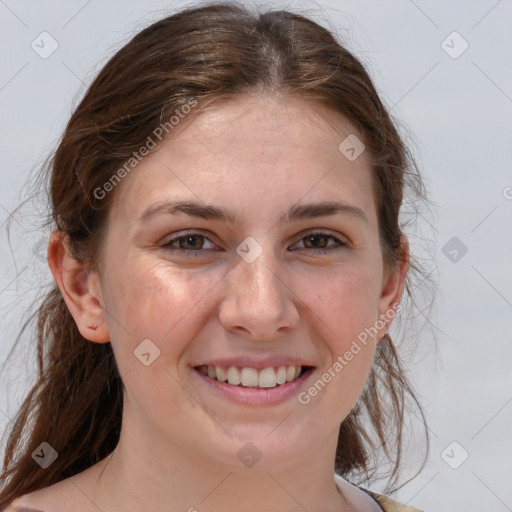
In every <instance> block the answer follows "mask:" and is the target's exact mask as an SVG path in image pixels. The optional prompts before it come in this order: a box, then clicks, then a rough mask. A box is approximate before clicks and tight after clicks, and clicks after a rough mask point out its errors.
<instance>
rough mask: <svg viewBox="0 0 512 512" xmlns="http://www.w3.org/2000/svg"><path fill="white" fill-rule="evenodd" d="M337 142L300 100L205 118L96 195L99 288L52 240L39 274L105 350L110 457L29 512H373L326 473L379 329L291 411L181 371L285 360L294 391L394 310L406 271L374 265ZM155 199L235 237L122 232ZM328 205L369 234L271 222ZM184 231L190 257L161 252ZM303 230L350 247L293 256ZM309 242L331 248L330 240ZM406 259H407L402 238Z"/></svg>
mask: <svg viewBox="0 0 512 512" xmlns="http://www.w3.org/2000/svg"><path fill="white" fill-rule="evenodd" d="M349 134H358V132H357V131H356V130H355V129H354V128H353V127H352V126H351V125H350V124H349V123H348V122H347V121H346V120H345V119H344V118H343V117H341V116H340V115H339V114H336V113H334V112H332V111H330V110H328V109H327V108H325V107H323V106H321V105H319V104H315V103H312V102H308V101H305V100H299V99H297V98H293V99H291V98H273V97H268V96H245V97H243V98H238V99H236V100H230V101H223V102H221V103H216V104H213V105H212V106H211V107H210V108H208V109H206V110H204V111H203V112H201V113H200V114H199V115H198V116H195V117H194V118H193V119H192V121H190V120H189V121H187V120H185V121H183V122H182V123H181V124H180V125H179V126H177V127H176V129H175V130H174V131H173V132H172V133H171V135H172V138H169V139H168V140H166V141H165V142H164V143H162V144H161V146H160V147H159V149H158V150H157V151H154V152H153V153H151V154H150V155H149V156H147V157H146V158H144V160H143V161H142V162H141V163H140V164H139V165H138V166H137V167H136V168H135V169H134V170H133V171H132V172H131V174H130V175H129V176H127V177H126V178H125V179H124V180H123V182H122V183H121V184H120V185H118V186H117V188H116V190H115V191H114V192H111V193H114V194H115V196H114V203H113V207H112V209H111V211H110V212H109V217H108V232H107V238H106V241H105V246H104V252H103V257H102V264H101V267H100V270H99V271H98V272H96V271H92V270H87V268H85V267H83V266H82V265H81V264H80V263H79V262H77V261H75V260H74V259H73V258H72V256H71V255H70V254H69V251H68V249H67V244H66V239H65V238H64V239H62V238H61V237H59V236H57V235H55V234H54V236H53V237H52V239H51V242H50V245H49V251H48V256H49V264H50V268H51V270H52V273H53V275H54V277H55V279H56V281H57V283H58V284H59V287H60V289H61V291H62V293H63V295H64V298H65V300H66V304H67V306H68V308H69V310H70V312H71V313H72V315H73V317H74V319H75V321H76V323H77V325H78V327H79V329H80V331H81V333H82V334H83V336H85V337H86V338H87V339H89V340H90V341H91V342H94V343H105V342H109V341H110V342H111V343H112V347H113V349H114V353H115V356H116V360H117V363H118V367H119V370H120V374H121V376H122V378H123V382H124V386H125V395H124V416H123V426H122V433H121V439H120V442H119V445H118V446H117V448H116V449H115V450H114V453H113V456H111V457H108V458H107V459H105V460H103V461H101V462H99V463H98V464H96V465H95V466H93V467H91V468H89V469H88V470H86V471H84V472H83V473H80V474H79V475H76V476H74V477H72V478H69V479H67V480H64V481H62V482H59V483H58V484H55V485H53V486H51V487H48V488H46V489H43V490H41V491H38V492H37V493H33V494H32V495H29V496H32V501H26V504H32V506H34V505H36V504H37V505H38V506H39V508H43V507H44V506H48V504H50V503H52V504H53V507H54V508H52V509H51V510H54V509H55V511H56V512H57V511H58V510H63V511H64V510H66V506H68V505H70V504H73V506H74V507H75V508H74V510H89V509H90V510H97V508H95V506H96V507H99V508H100V509H101V510H103V511H114V510H124V511H127V512H130V511H139V510H152V511H154V512H160V511H162V512H163V511H164V510H165V511H168V510H169V507H170V505H171V504H172V510H183V511H187V510H189V509H191V507H194V508H195V509H196V510H200V511H219V510H222V511H225V512H231V511H235V510H237V511H239V510H240V509H243V510H244V511H248V512H256V511H258V512H259V511H261V510H279V511H282V512H291V511H299V510H304V509H306V510H318V511H335V510H336V511H349V510H368V511H370V510H379V508H378V507H377V506H376V504H375V503H374V502H373V501H372V500H371V499H369V498H368V497H367V496H366V494H365V493H363V492H362V491H360V490H358V489H357V488H355V487H354V486H352V485H350V484H349V483H348V482H346V481H343V482H342V483H340V487H339V488H338V487H337V486H336V485H335V482H334V480H333V468H334V455H335V450H336V444H337V438H338V430H339V426H340V424H341V422H342V421H343V419H344V418H345V417H346V416H347V414H348V413H349V412H350V410H351V409H352V408H353V406H354V405H355V403H356V402H357V399H358V397H359V396H360V394H361V392H362V390H363V387H364V385H365V382H366V380H367V377H368V374H369V371H370V368H371V365H372V362H373V358H374V355H375V349H376V345H377V343H378V341H379V340H380V339H381V338H382V337H383V336H384V334H385V332H386V327H383V328H382V329H379V332H378V334H377V335H376V336H375V337H373V338H369V341H368V343H367V345H366V346H362V350H361V351H360V352H359V353H358V354H357V355H356V356H354V358H353V359H352V360H351V361H350V362H349V364H347V365H346V366H345V367H344V368H343V371H341V372H339V373H338V374H337V375H336V377H335V378H334V379H332V381H331V382H330V383H328V384H327V385H326V386H325V388H324V389H323V390H322V391H321V392H320V393H318V395H317V396H316V397H314V398H312V399H311V401H310V402H309V403H308V404H306V405H304V404H301V403H300V402H299V401H298V399H297V397H296V396H294V397H292V398H291V399H289V400H287V401H286V402H284V403H281V404H276V405H266V406H257V407H256V406H254V405H241V404H238V403H234V402H231V401H229V400H227V399H225V398H224V397H221V396H218V395H216V394H215V393H213V392H212V391H209V390H208V389H206V388H205V386H203V385H199V384H198V382H197V379H195V378H192V377H193V375H192V373H193V372H194V370H192V367H191V366H193V365H197V364H200V363H201V361H204V360H206V359H211V358H215V357H227V356H233V355H254V354H257V355H262V354H269V355H272V354H285V355H290V356H296V357H300V358H303V359H305V360H307V361H310V362H311V363H312V364H313V365H314V366H315V367H316V369H315V373H314V375H312V376H311V377H310V379H309V380H308V381H307V383H306V384H305V385H304V387H303V388H301V391H303V390H307V388H308V387H309V386H311V384H312V383H313V382H314V381H316V380H317V379H318V378H319V377H320V376H321V375H322V373H324V372H325V371H327V369H329V368H330V367H332V365H333V362H334V361H335V360H336V358H337V357H338V356H340V355H343V354H344V353H345V351H346V350H348V349H349V348H350V345H351V343H352V342H353V340H355V339H356V338H357V336H358V334H360V333H361V332H362V331H364V329H365V328H368V327H370V326H373V325H374V324H375V322H376V321H377V320H378V319H379V318H382V316H381V317H379V315H383V314H385V313H386V312H389V311H390V310H393V308H396V305H397V304H398V303H399V300H400V296H401V293H402V289H403V285H404V279H405V275H406V272H407V262H405V263H402V264H401V265H400V266H398V267H397V268H396V269H394V270H393V271H388V270H387V269H385V268H384V266H383V260H382V253H381V248H380V244H379V237H378V220H377V212H376V206H375V201H374V197H373V195H372V188H371V168H370V163H369V155H368V154H367V152H364V153H363V154H362V155H361V156H360V157H359V158H357V159H356V160H355V161H353V162H351V161H349V160H348V159H347V158H345V156H344V155H343V154H341V153H340V151H339V150H338V145H339V143H340V142H341V141H342V140H343V139H344V138H345V137H346V136H347V135H349ZM358 136H359V137H360V138H362V137H361V136H360V135H358ZM164 199H165V200H167V199H182V200H184V199H188V200H194V201H199V202H201V203H206V204H209V205H216V206H223V207H226V208H228V209H230V210H233V211H234V212H236V213H237V214H239V215H242V216H243V221H242V223H241V224H240V225H230V224H228V223H225V222H222V221H219V220H211V219H199V218H194V217H190V216H188V215H185V214H183V213H181V214H179V215H170V214H162V215H157V216H154V217H152V218H150V219H149V220H147V221H143V222H137V221H136V219H137V217H138V216H139V215H140V214H141V213H142V211H143V210H144V209H145V208H146V207H147V206H148V205H150V204H152V203H153V202H155V201H157V200H164ZM333 199H336V200H342V201H346V202H347V203H349V204H351V205H354V206H357V207H358V208H360V209H361V210H363V212H364V213H365V215H366V217H367V221H368V222H367V223H365V222H363V221H361V220H358V219H357V218H356V217H354V216H350V215H347V214H336V215H329V216H323V217H318V218H311V219H302V220H296V221H292V222H285V223H282V224H278V221H279V218H280V214H281V213H282V212H283V211H285V210H287V209H288V208H289V207H291V206H292V205H294V204H296V203H299V204H306V203H317V202H320V201H326V200H333ZM185 230H187V231H186V233H191V232H193V233H195V234H199V235H201V234H202V235H204V236H205V237H206V238H205V239H200V240H199V241H197V240H196V242H195V244H196V245H194V246H193V247H192V248H199V249H200V256H198V257H193V256H187V255H178V254H176V253H174V252H172V250H170V248H164V247H163V245H164V244H165V243H167V242H169V240H171V239H172V238H174V239H176V238H177V236H183V235H184V232H185ZM309 230H314V231H315V232H322V233H327V235H332V236H333V237H335V238H336V239H338V240H340V241H343V242H346V243H347V245H346V246H342V247H341V248H340V250H337V251H334V250H333V251H331V252H329V253H326V254H321V253H319V251H318V248H316V247H320V248H321V247H322V245H316V246H315V245H306V244H307V242H308V240H305V238H304V237H306V235H307V234H308V231H309ZM248 236H251V237H253V238H254V239H255V240H257V242H258V243H259V245H260V246H261V248H262V250H263V252H262V254H261V255H260V256H259V257H258V258H257V259H256V260H254V261H253V262H252V263H247V262H246V261H244V260H243V259H242V258H241V257H240V256H239V255H238V254H237V252H236V248H237V246H238V245H239V244H240V243H241V242H242V241H243V240H244V239H245V238H246V237H248ZM185 242H186V240H185ZM317 243H318V242H317ZM322 243H325V244H327V245H328V246H329V247H336V245H337V244H336V241H335V240H333V239H330V238H329V237H328V236H327V237H324V238H322V237H321V239H320V244H322ZM201 244H202V245H201ZM174 246H175V247H177V246H178V243H177V242H175V243H174ZM182 247H185V250H187V249H186V248H187V247H190V245H189V246H186V245H185V246H183V245H182ZM215 248H217V249H218V250H213V249H215ZM403 249H404V251H405V252H406V255H408V244H407V239H406V238H405V237H404V239H403ZM189 250H190V249H189ZM390 323H391V322H390V321H389V320H388V323H387V327H389V325H390ZM91 324H96V325H98V326H99V327H98V328H97V330H95V331H93V330H91V329H89V328H88V325H91ZM148 338H149V339H150V340H152V342H153V343H155V345H157V346H158V347H159V349H160V356H159V357H158V358H157V359H155V360H154V362H153V363H151V364H150V365H149V366H144V365H143V364H141V362H140V361H139V360H138V359H137V358H136V357H135V356H134V354H133V352H134V350H135V349H136V347H137V346H138V345H139V344H140V343H141V341H142V340H144V339H148ZM248 442H251V443H253V444H254V445H255V446H256V447H257V448H258V450H259V452H261V454H262V458H261V459H260V460H259V461H258V463H257V464H255V465H254V466H253V467H252V468H247V467H245V466H244V465H243V464H242V463H241V461H240V460H239V459H238V457H237V452H238V450H239V449H240V448H241V447H243V446H244V445H245V444H246V443H248ZM34 497H35V498H34ZM52 500H53V501H52ZM56 503H58V504H59V506H60V507H62V508H55V504H56ZM93 503H94V504H95V506H93V505H92V504H93ZM77 507H79V508H77ZM48 510H50V508H49V507H48Z"/></svg>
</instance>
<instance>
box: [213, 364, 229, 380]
mask: <svg viewBox="0 0 512 512" xmlns="http://www.w3.org/2000/svg"><path fill="white" fill-rule="evenodd" d="M215 372H216V373H217V380H218V381H220V382H226V381H227V380H228V376H227V375H226V372H225V371H224V368H222V366H216V367H215Z"/></svg>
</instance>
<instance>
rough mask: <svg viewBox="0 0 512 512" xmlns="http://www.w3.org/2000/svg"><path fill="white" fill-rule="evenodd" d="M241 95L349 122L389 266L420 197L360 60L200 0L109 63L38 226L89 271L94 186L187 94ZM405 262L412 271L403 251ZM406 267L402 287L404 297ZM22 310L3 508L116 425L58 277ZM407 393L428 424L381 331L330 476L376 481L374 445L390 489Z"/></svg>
mask: <svg viewBox="0 0 512 512" xmlns="http://www.w3.org/2000/svg"><path fill="white" fill-rule="evenodd" d="M250 92H258V93H259V92H263V93H271V94H284V95H289V96H296V97H301V98H307V99H311V100H314V101H317V102H321V103H322V104H324V105H327V106H329V107H330V108H332V109H334V110H335V111H337V112H339V113H340V114H342V115H344V116H345V117H346V118H347V119H348V120H349V121H350V122H351V123H352V125H353V126H354V127H356V128H357V129H358V130H359V131H360V133H361V134H362V136H363V140H364V144H365V145H366V148H367V150H368V151H369V152H370V154H371V156H372V158H373V184H374V195H375V201H376V206H377V212H378V219H379V234H380V240H381V246H382V250H383V259H384V263H385V265H387V267H393V266H394V265H396V264H397V262H399V261H400V260H402V259H403V254H402V253H401V249H400V242H401V235H402V230H401V228H400V224H399V211H400V207H401V205H402V203H403V200H404V191H405V189H407V190H408V191H409V192H411V193H412V194H413V196H414V197H415V198H416V199H421V198H423V199H425V198H426V195H425V191H424V184H423V181H422V178H421V177H420V175H419V173H418V171H417V168H416V165H415V163H414V161H413V158H412V156H411V154H410V151H409V150H408V149H407V147H406V146H405V144H404V142H403V141H402V139H401V137H400V135H399V133H398V131H397V128H396V126H395V124H394V122H393V121H392V120H391V118H390V115H389V113H388V112H387V110H386V108H385V107H384V105H383V104H382V102H381V100H380V99H379V96H378V94H377V92H376V90H375V87H374V85H373V83H372V81H371V79H370V77H369V75H368V74H367V72H366V70H365V69H364V67H363V65H362V64H361V63H360V62H359V60H357V59H356V58H355V57H354V56H353V55H352V54H351V53H350V52H349V51H348V50H347V49H346V48H344V47H343V46H341V44H340V43H339V42H338V41H337V39H336V37H335V36H334V35H333V33H332V32H331V31H329V30H327V29H325V28H323V27H322V26H320V25H318V24H317V23H316V22H314V21H312V20H311V19H308V18H306V17H303V16H301V15H299V14H294V13H291V12H287V11H267V12H262V13H252V12H250V11H249V10H248V9H247V8H245V7H242V6H240V5H239V4H236V3H214V4H205V5H204V4H203V5H200V6H196V7H195V8H189V9H186V10H182V11H180V12H178V13H176V14H174V15H172V16H169V17H166V18H164V19H161V20H160V21H158V22H156V23H154V24H152V25H151V26H149V27H147V28H146V29H144V30H142V31H141V32H140V33H138V34H137V35H135V36H134V37H133V39H131V41H130V42H129V43H128V44H126V45H125V46H124V47H122V48H121V49H120V50H119V51H118V52H117V53H116V54H115V55H114V56H113V57H112V58H111V59H110V60H109V61H108V63H107V64H106V65H105V66H104V67H103V69H102V70H101V71H100V73H99V74H98V76H97V77H96V78H95V80H94V81H93V82H92V84H91V85H90V87H89V88H88V90H87V92H86V94H85V96H84V98H83V99H82V101H81V102H80V104H79V105H78V107H77V108H76V109H75V111H74V113H73V115H72V116H71V119H70V120H69V123H68V125H67V127H66V130H65V132H64V135H63V137H62V140H61V141H60V144H59V146H58V148H57V150H56V152H55V154H54V155H53V156H51V157H50V158H49V159H48V160H47V162H46V163H45V167H44V171H45V172H44V173H41V176H42V178H41V179H44V180H45V182H48V183H49V194H50V198H49V199H50V201H49V203H50V205H51V212H50V214H49V216H48V219H47V220H46V224H45V226H46V227H47V226H50V225H51V226H52V229H53V230H60V231H61V232H63V233H66V234H68V235H69V239H70V244H71V251H72V254H73V256H74V257H75V258H76V259H77V260H80V261H82V262H86V263H87V264H88V265H90V267H91V268H92V269H98V268H99V265H100V262H101V248H102V242H103V240H104V235H105V227H106V217H107V212H108V210H109V207H110V205H111V201H112V199H113V194H114V193H115V191H113V192H111V193H109V194H106V195H105V197H102V198H101V199H98V197H96V196H97V195H98V194H95V192H94V191H95V190H98V188H102V187H103V186H104V184H105V183H106V182H108V181H109V180H110V179H111V178H112V176H113V175H114V174H115V173H116V172H118V170H119V169H120V168H121V167H122V166H123V165H124V164H125V163H126V162H127V161H128V160H129V159H130V158H131V157H132V156H133V153H134V152H137V151H138V150H139V149H140V148H141V146H143V145H144V144H145V143H146V141H147V139H148V137H150V136H152V134H154V132H153V131H154V130H155V128H156V127H157V126H159V125H160V124H161V123H162V121H163V120H167V119H169V118H170V116H171V115H173V113H175V112H176V111H178V110H179V109H180V108H182V107H183V105H185V104H187V103H188V102H190V100H194V101H197V105H198V107H197V109H194V111H199V110H200V109H201V108H203V107H204V106H205V105H207V104H210V103H212V102H213V101H216V100H220V99H222V98H228V97H236V96H237V95H243V94H247V93H250ZM409 270H410V271H411V270H414V271H415V272H417V273H419V274H421V273H422V270H421V268H420V267H419V266H417V265H416V264H415V262H414V259H413V258H412V259H411V263H410V269H409ZM409 273H410V272H409ZM409 273H408V276H407V280H406V288H405V289H406V291H407V295H409V297H412V294H411V286H410V277H409ZM33 318H37V340H38V345H37V350H38V368H39V371H38V379H37V382H36V384H35V385H34V386H33V388H32V389H31V391H30V392H29V394H28V396H27V397H26V399H25V400H24V402H23V404H22V406H21V408H20V410H19V412H18V413H17V416H16V419H15V421H14V422H13V425H12V428H11V430H10V435H9V437H8V443H7V448H6V453H5V459H4V465H3V473H2V479H3V480H4V482H5V485H4V487H3V489H2V491H1V492H0V506H4V505H6V504H9V503H11V502H12V501H13V500H14V499H15V498H17V497H19V496H21V495H23V494H26V493H28V492H32V491H35V490H37V489H40V488H43V487H47V486H49V485H51V484H53V483H56V482H58V481H60V480H63V479H65V478H67V477H70V476H73V475H75V474H77V473H79V472H81V471H83V470H85V469H86V468H88V467H90V466H92V465H94V464H95V463H97V462H99V461H100V460H101V459H103V458H104V457H106V456H107V455H108V454H109V453H111V452H112V450H113V449H114V448H115V446H116V444H117V442H118V440H119V434H120V429H121V417H122V402H123V400H122V399H123V384H122V380H121V378H120V375H119V373H118V370H117V366H116V362H115V359H114V356H113V352H112V348H111V345H110V344H109V343H104V344H99V343H92V342H90V341H88V340H86V339H85V338H84V337H82V335H81V334H80V332H79V330H78V328H77V325H76V323H75V321H74V319H73V317H72V316H71V314H70V312H69V310H68V308H67V306H66V304H65V302H64V299H63V297H62V295H61V293H60V290H59V288H58V287H57V285H56V284H54V285H53V288H52V289H51V290H50V291H49V292H48V293H47V294H46V295H45V296H44V298H43V300H42V302H41V303H40V304H39V305H38V308H37V311H36V312H35V313H34V315H33ZM26 325H27V324H25V326H24V327H23V329H25V327H26ZM22 332H23V331H22ZM408 399H412V402H411V403H413V404H415V405H416V406H418V410H419V411H420V417H421V419H422V420H423V424H424V425H425V426H426V424H425V419H424V416H423V413H422V411H421V407H420V406H419V404H418V401H417V400H416V398H415V397H414V394H413V392H412V390H411V387H410V385H409V383H408V380H407V377H406V374H405V372H404V370H403V369H402V367H401V364H400V361H399V357H398V355H397V351H396V349H395V346H394V345H393V342H392V341H391V338H389V336H386V337H385V338H384V339H383V341H382V342H381V343H380V344H379V345H378V351H377V354H376V357H375V362H374V366H373V369H372V371H371V374H370V377H369V380H368V383H367V386H366V388H365V390H364V392H363V394H362V396H361V397H360V400H359V402H358V404H357V406H356V407H355V408H354V410H353V411H352V412H351V413H350V414H349V415H348V417H347V418H346V419H345V420H344V421H343V423H342V424H341V427H340V431H339V440H338V446H337V451H336V459H335V460H336V463H335V470H336V472H337V473H338V474H341V475H343V476H345V477H348V478H352V479H356V480H358V482H359V483H361V482H371V481H373V479H375V478H376V476H377V474H378V471H377V469H378V463H377V453H378V452H379V448H381V450H380V452H381V453H384V454H385V456H386V457H387V459H388V462H389V464H390V468H389V471H388V473H387V475H386V476H387V477H388V487H387V489H392V488H393V486H394V488H396V484H397V483H398V477H399V468H400V467H401V460H402V458H403V457H402V444H403V441H402V434H403V428H404V414H405V413H406V411H407V409H408V407H407V401H408ZM363 413H364V414H363ZM425 432H426V433H427V430H425ZM44 441H46V442H48V443H49V444H50V445H51V446H52V447H53V448H55V450H56V451H57V452H58V453H59V457H58V458H57V459H56V460H55V462H53V463H52V464H51V465H50V466H49V467H48V468H47V469H42V468H41V467H40V466H39V465H38V464H36V463H35V462H34V460H33V459H32V457H31V454H32V452H33V451H34V450H35V449H36V448H37V447H38V446H39V445H40V443H42V442H44ZM427 445H428V435H427Z"/></svg>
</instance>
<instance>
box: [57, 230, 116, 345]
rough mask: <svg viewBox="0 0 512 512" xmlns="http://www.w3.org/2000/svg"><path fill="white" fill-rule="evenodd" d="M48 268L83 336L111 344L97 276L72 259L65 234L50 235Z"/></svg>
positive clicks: (67, 236) (90, 339) (84, 265)
mask: <svg viewBox="0 0 512 512" xmlns="http://www.w3.org/2000/svg"><path fill="white" fill-rule="evenodd" d="M48 265H49V266H50V270H51V272H52V274H53V277H54V278H55V281H57V284H58V286H59V289H60V292H61V293H62V296H63V297H64V300H65V302H66V305H67V307H68V309H69V311H70V313H71V315H72V316H73V318H74V319H75V322H76V324H77V326H78V329H79V331H80V333H81V334H82V336H83V337H84V338H86V339H88V340H89V341H93V342H96V343H106V342H108V341H110V336H109V331H108V326H107V322H106V311H105V308H104V306H103V297H102V294H101V285H100V279H99V275H98V273H97V272H95V271H92V270H89V269H87V266H86V264H85V263H82V262H80V261H78V260H76V259H75V258H74V257H73V256H72V255H71V252H70V250H69V235H68V234H67V233H64V232H62V231H55V232H54V233H52V235H51V237H50V242H49V244H48ZM90 325H92V326H97V328H96V329H91V328H90V327H88V326H90Z"/></svg>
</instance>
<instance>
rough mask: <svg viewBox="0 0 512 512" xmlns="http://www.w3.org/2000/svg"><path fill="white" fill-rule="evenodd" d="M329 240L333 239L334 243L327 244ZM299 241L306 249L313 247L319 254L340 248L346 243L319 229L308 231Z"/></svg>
mask: <svg viewBox="0 0 512 512" xmlns="http://www.w3.org/2000/svg"><path fill="white" fill-rule="evenodd" d="M329 240H331V241H333V242H334V244H333V245H330V246H329V245H328V243H329ZM300 242H304V246H305V248H306V249H313V250H314V251H316V252H319V253H321V254H323V253H328V252H332V251H337V250H340V249H342V248H343V247H344V246H346V245H347V244H346V243H345V242H342V241H341V240H339V239H338V238H336V237H335V236H333V235H331V234H329V233H323V232H319V231H314V232H311V233H308V234H307V235H306V236H304V237H302V238H301V240H300ZM300 242H299V243H300ZM300 249H302V248H300Z"/></svg>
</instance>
